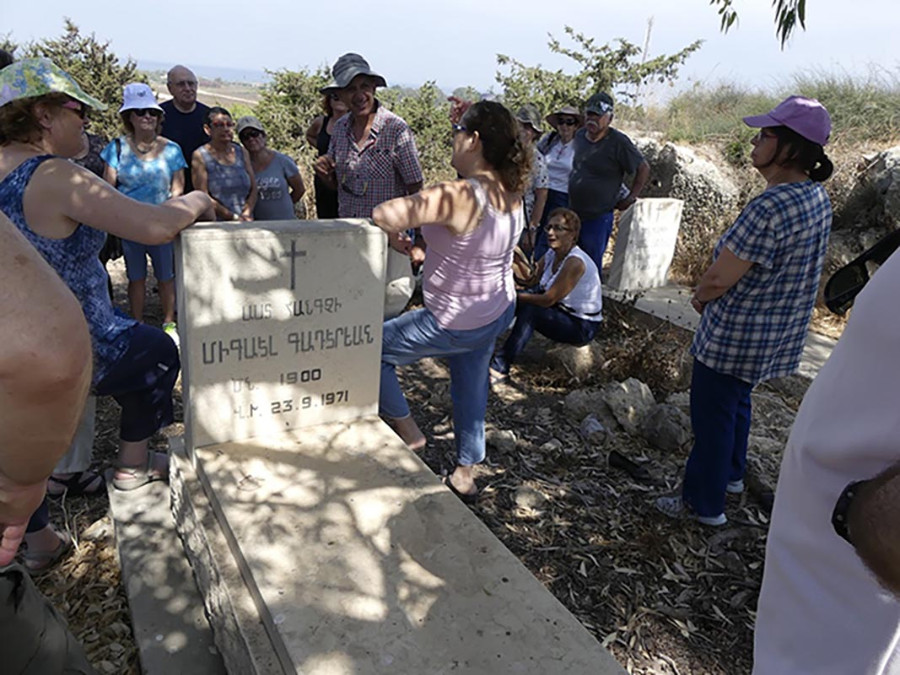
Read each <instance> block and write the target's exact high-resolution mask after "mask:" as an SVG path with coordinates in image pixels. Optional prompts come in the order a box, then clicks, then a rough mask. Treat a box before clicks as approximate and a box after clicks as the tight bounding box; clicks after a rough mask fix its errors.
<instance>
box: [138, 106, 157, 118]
mask: <svg viewBox="0 0 900 675" xmlns="http://www.w3.org/2000/svg"><path fill="white" fill-rule="evenodd" d="M131 112H133V113H134V114H135V115H137V116H138V117H146V116H147V115H150V117H161V116H162V110H157V109H156V108H132V109H131Z"/></svg>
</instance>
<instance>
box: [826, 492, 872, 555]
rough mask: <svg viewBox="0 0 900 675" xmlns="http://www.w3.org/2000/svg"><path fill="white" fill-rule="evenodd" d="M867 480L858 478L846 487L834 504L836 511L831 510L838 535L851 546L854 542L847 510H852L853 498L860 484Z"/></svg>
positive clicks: (832, 520) (832, 522) (833, 525)
mask: <svg viewBox="0 0 900 675" xmlns="http://www.w3.org/2000/svg"><path fill="white" fill-rule="evenodd" d="M866 482H868V481H864V480H858V481H855V482H853V483H850V485H848V486H847V487H845V488H844V491H843V492H841V496H840V497H838V499H837V503H835V505H834V511H832V512H831V526H832V527H833V528H834V531H835V532H837V534H838V536H839V537H841V538H842V539H844V540H846V541H847V543H848V544H850V545H851V546H853V542H852V541H851V540H850V525H849V524H848V523H847V511H849V510H850V505H851V504H852V503H853V499H854V498H855V497H856V495H857V494H858V493H859V488H860V486H861V485H862V484H863V483H866Z"/></svg>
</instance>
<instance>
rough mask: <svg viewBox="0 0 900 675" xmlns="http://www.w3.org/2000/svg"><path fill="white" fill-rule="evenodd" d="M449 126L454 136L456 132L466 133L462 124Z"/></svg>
mask: <svg viewBox="0 0 900 675" xmlns="http://www.w3.org/2000/svg"><path fill="white" fill-rule="evenodd" d="M450 126H451V127H453V133H454V134H455V133H456V132H457V131H468V129H466V127H465V126H463V125H462V124H451V125H450Z"/></svg>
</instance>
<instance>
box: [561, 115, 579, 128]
mask: <svg viewBox="0 0 900 675" xmlns="http://www.w3.org/2000/svg"><path fill="white" fill-rule="evenodd" d="M558 124H561V125H562V126H564V127H574V126H575V125H577V124H578V120H576V119H575V118H574V117H560V118H559V122H558Z"/></svg>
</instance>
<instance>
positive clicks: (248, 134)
mask: <svg viewBox="0 0 900 675" xmlns="http://www.w3.org/2000/svg"><path fill="white" fill-rule="evenodd" d="M262 133H263V132H261V131H260V130H259V129H247V130H246V131H243V132H241V140H247V139H248V138H258V137H259V136H262Z"/></svg>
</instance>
